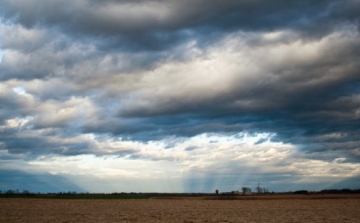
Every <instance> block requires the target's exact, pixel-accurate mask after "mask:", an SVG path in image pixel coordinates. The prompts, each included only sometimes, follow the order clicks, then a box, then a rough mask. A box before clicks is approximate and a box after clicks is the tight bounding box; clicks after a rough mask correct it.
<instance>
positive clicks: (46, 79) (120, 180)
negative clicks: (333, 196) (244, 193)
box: [0, 0, 360, 192]
mask: <svg viewBox="0 0 360 223" xmlns="http://www.w3.org/2000/svg"><path fill="white" fill-rule="evenodd" d="M0 15H1V17H0V61H1V63H0V133H1V134H0V170H1V171H0V175H1V176H4V177H3V178H2V179H4V180H2V181H1V182H0V186H1V188H0V189H20V190H21V189H28V188H14V187H18V185H23V181H25V180H26V179H28V181H33V182H34V185H33V186H32V188H31V189H33V188H35V187H36V185H39V190H40V191H51V190H61V188H63V190H64V191H68V190H79V191H94V192H95V191H96V192H102V191H103V192H104V191H105V192H108V191H142V192H145V191H164V192H189V191H197V192H210V191H214V190H215V189H220V191H224V190H239V189H240V188H241V187H242V186H250V187H253V188H254V187H255V185H256V184H257V182H258V181H260V182H262V184H263V186H265V187H267V188H269V190H271V191H272V190H273V191H279V190H296V189H309V190H317V189H326V188H331V187H348V188H358V187H359V186H360V184H359V180H358V179H359V175H360V163H359V162H360V141H359V138H360V131H359V130H360V121H359V120H360V73H359V70H360V63H359V61H360V38H359V37H360V34H359V28H360V25H359V24H360V16H359V15H360V1H358V0H345V1H335V0H334V1H331V0H330V1H329V0H328V1H283V0H276V1H271V2H269V1H242V0H230V1H219V0H211V1H203V0H195V1H181V2H180V1H171V0H169V1H165V0H164V1H162V0H160V1H126V0H125V1H113V0H106V1H97V0H80V1H76V2H73V1H68V0H63V1H54V0H51V1H48V0H47V1H45V0H31V1H25V0H4V1H1V3H0ZM11 176H12V177H11ZM14 176H19V177H14ZM19 179H22V180H19ZM39 179H41V182H40V181H39ZM54 180H55V181H56V182H59V183H58V184H57V185H56V186H57V187H56V188H55V187H54V184H53V183H51V182H53V181H54ZM61 182H63V183H61ZM40 185H43V186H40ZM44 185H45V186H44ZM46 185H48V186H46ZM74 188H75V189H74Z"/></svg>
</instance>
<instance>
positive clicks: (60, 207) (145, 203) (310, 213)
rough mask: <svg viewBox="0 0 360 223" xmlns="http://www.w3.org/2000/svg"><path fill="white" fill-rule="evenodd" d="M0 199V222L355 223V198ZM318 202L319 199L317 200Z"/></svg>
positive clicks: (358, 215) (359, 213)
mask: <svg viewBox="0 0 360 223" xmlns="http://www.w3.org/2000/svg"><path fill="white" fill-rule="evenodd" d="M284 198H285V199H275V198H274V197H273V198H272V199H269V198H266V199H251V198H250V197H249V198H247V199H242V200H209V199H204V198H198V199H187V198H183V199H149V200H80V199H79V200H68V199H20V198H19V199H17V198H3V199H0V222H4V223H5V222H6V223H9V222H37V223H42V222H46V223H47V222H54V223H59V222H64V223H65V222H79V223H81V222H183V223H184V222H246V223H251V222H279V223H281V222H327V223H328V222H334V223H335V222H336V223H339V222H360V209H359V207H360V199H358V198H359V197H350V196H349V197H336V196H335V197H331V198H334V199H313V198H311V197H308V198H304V196H298V197H292V199H288V198H287V197H284ZM317 198H319V197H317Z"/></svg>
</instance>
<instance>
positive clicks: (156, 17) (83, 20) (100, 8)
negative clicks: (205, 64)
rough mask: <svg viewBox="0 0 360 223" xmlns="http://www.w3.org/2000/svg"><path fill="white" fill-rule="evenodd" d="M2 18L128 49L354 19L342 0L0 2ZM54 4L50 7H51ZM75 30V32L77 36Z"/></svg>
mask: <svg viewBox="0 0 360 223" xmlns="http://www.w3.org/2000/svg"><path fill="white" fill-rule="evenodd" d="M0 6H1V7H0V8H1V11H2V14H3V18H4V19H5V21H8V22H13V23H18V24H21V25H23V26H24V27H26V28H33V27H49V28H50V27H51V28H52V29H55V30H56V29H60V30H62V31H64V32H65V33H67V35H68V36H69V37H70V38H71V37H72V36H73V37H74V38H79V37H80V36H81V35H85V36H88V37H89V38H93V37H95V38H100V39H102V40H104V41H103V42H107V43H110V42H112V41H113V40H115V41H114V42H113V43H114V46H116V45H117V46H118V47H119V46H120V47H122V48H124V47H125V48H127V46H128V45H129V47H130V48H129V49H136V50H139V49H140V50H141V49H166V48H168V47H169V46H171V45H173V44H174V43H175V44H176V43H177V42H181V41H183V40H186V39H187V38H194V37H197V36H199V37H200V36H202V35H206V36H207V38H209V34H210V33H214V32H215V33H221V32H229V31H235V30H239V29H240V30H248V31H254V30H255V31H261V30H277V29H295V30H300V31H303V32H306V33H307V35H311V36H323V35H325V34H327V33H329V32H331V31H332V30H333V28H334V24H335V25H338V24H341V23H348V22H358V20H359V16H358V15H359V14H360V13H359V12H360V9H359V4H358V1H356V0H348V1H316V2H314V1H290V2H289V1H284V0H277V1H271V2H268V1H235V0H231V1H226V2H224V1H220V0H211V1H204V0H196V1H181V2H178V1H90V0H82V1H77V2H76V3H73V2H72V1H60V2H59V1H54V0H52V1H42V0H35V1H11V0H5V1H2V3H0ZM54 9H56V10H54ZM79 35H80V36H79Z"/></svg>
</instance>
